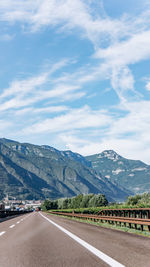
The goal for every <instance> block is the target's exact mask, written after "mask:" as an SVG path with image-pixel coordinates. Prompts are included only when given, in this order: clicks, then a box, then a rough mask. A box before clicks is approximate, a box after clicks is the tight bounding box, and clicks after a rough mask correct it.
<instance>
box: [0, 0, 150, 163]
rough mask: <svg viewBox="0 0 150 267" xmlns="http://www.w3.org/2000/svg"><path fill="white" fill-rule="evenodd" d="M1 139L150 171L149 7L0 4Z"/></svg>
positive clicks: (114, 0)
mask: <svg viewBox="0 0 150 267" xmlns="http://www.w3.org/2000/svg"><path fill="white" fill-rule="evenodd" d="M0 29H1V31H0V33H1V34H0V51H1V52H0V64H1V67H0V133H1V136H0V137H4V138H8V139H12V140H16V141H19V142H28V143H33V144H38V145H43V144H44V145H50V146H52V147H55V148H57V149H59V150H72V151H73V152H77V153H80V154H82V155H92V154H96V153H101V152H102V151H103V150H106V149H112V150H115V151H116V152H117V153H119V154H120V155H122V156H124V157H127V158H130V159H138V160H142V161H144V162H145V163H147V164H150V1H149V0H126V1H123V0H74V1H72V0H1V1H0Z"/></svg>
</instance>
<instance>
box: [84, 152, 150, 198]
mask: <svg viewBox="0 0 150 267" xmlns="http://www.w3.org/2000/svg"><path fill="white" fill-rule="evenodd" d="M86 159H87V160H88V161H89V162H90V163H91V166H92V167H93V169H95V170H96V171H97V172H101V174H102V175H103V176H105V177H106V178H107V179H108V180H109V181H111V182H115V183H116V184H117V185H119V186H120V185H121V186H123V187H124V188H126V189H129V190H130V191H132V192H133V193H134V194H138V193H143V192H150V166H149V165H147V164H145V163H143V162H142V161H140V160H130V159H126V158H123V157H121V156H120V155H118V154H117V153H116V152H115V151H113V150H106V151H103V152H102V153H100V154H96V155H91V156H88V157H86Z"/></svg>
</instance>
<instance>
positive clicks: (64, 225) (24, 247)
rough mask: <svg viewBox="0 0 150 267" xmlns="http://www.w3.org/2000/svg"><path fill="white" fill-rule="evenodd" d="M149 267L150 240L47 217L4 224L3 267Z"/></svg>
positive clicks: (0, 231)
mask: <svg viewBox="0 0 150 267" xmlns="http://www.w3.org/2000/svg"><path fill="white" fill-rule="evenodd" d="M95 266H101V267H105V266H113V267H123V266H126V267H134V266H135V267H141V266H144V267H149V266H150V238H147V237H143V236H137V235H134V234H128V233H124V232H121V231H117V230H112V229H105V228H103V227H99V226H94V225H91V224H86V223H80V222H77V221H72V220H68V219H67V218H63V217H59V216H55V215H47V214H46V213H43V212H33V213H30V214H25V215H22V216H19V217H16V218H13V219H10V220H8V221H4V222H1V223H0V267H95Z"/></svg>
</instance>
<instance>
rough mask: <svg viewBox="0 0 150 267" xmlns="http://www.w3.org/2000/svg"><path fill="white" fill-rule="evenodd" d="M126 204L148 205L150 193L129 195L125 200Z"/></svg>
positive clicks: (149, 203)
mask: <svg viewBox="0 0 150 267" xmlns="http://www.w3.org/2000/svg"><path fill="white" fill-rule="evenodd" d="M126 204H127V205H133V206H134V205H145V206H149V205H150V193H143V194H141V195H140V194H138V195H135V196H129V197H128V199H127V202H126Z"/></svg>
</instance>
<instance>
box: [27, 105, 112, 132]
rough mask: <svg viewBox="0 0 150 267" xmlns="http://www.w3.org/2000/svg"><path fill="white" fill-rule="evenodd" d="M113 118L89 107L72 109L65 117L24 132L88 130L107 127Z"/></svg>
mask: <svg viewBox="0 0 150 267" xmlns="http://www.w3.org/2000/svg"><path fill="white" fill-rule="evenodd" d="M110 122H111V117H110V116H109V115H108V114H106V113H104V112H103V111H102V112H101V111H92V110H91V109H90V108H89V107H88V106H85V107H83V108H81V109H72V110H70V111H69V112H67V113H66V114H64V115H60V116H56V117H54V118H51V119H46V120H42V121H40V122H38V123H35V124H33V125H31V126H30V127H27V128H26V129H24V130H23V132H24V133H28V134H30V133H42V132H45V133H46V132H50V133H52V132H56V133H57V132H66V131H68V130H73V129H87V128H95V127H102V126H106V125H108V124H109V123H110Z"/></svg>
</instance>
